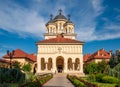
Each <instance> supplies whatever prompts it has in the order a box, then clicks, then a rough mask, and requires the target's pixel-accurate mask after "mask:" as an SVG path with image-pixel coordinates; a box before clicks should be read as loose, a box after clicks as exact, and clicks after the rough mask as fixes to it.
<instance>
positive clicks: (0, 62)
mask: <svg viewBox="0 0 120 87" xmlns="http://www.w3.org/2000/svg"><path fill="white" fill-rule="evenodd" d="M9 65H10V61H9V60H5V59H3V58H0V67H4V68H9Z"/></svg>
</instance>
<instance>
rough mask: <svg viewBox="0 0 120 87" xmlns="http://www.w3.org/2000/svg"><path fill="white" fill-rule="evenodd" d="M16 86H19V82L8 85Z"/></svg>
mask: <svg viewBox="0 0 120 87" xmlns="http://www.w3.org/2000/svg"><path fill="white" fill-rule="evenodd" d="M18 86H19V84H17V83H14V84H9V87H18Z"/></svg>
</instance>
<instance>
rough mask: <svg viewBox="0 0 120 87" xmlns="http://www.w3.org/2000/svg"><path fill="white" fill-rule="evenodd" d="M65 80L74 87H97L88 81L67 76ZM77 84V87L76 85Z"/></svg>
mask: <svg viewBox="0 0 120 87" xmlns="http://www.w3.org/2000/svg"><path fill="white" fill-rule="evenodd" d="M67 78H68V79H69V80H70V81H71V82H72V83H73V84H74V85H75V86H76V87H98V86H97V85H96V84H92V83H90V82H88V81H85V80H83V79H80V78H78V77H76V76H69V75H68V76H67ZM78 84H79V85H78Z"/></svg>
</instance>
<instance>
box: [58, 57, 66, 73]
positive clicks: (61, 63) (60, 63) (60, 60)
mask: <svg viewBox="0 0 120 87" xmlns="http://www.w3.org/2000/svg"><path fill="white" fill-rule="evenodd" d="M56 67H57V71H58V73H62V71H63V69H64V58H63V57H62V56H58V57H57V59H56Z"/></svg>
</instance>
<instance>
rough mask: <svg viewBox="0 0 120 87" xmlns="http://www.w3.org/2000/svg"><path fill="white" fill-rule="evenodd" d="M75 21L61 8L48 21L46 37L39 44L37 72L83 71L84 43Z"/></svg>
mask: <svg viewBox="0 0 120 87" xmlns="http://www.w3.org/2000/svg"><path fill="white" fill-rule="evenodd" d="M74 26H75V25H74V23H73V22H72V21H71V19H70V15H68V18H66V17H65V16H64V15H63V14H62V10H59V13H58V15H57V16H55V17H53V16H52V15H51V16H50V20H49V21H48V22H47V23H46V33H45V34H44V37H45V39H44V40H41V41H38V42H37V43H36V44H37V48H38V49H37V73H81V74H82V73H83V45H84V42H82V41H78V40H76V34H75V32H74Z"/></svg>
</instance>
